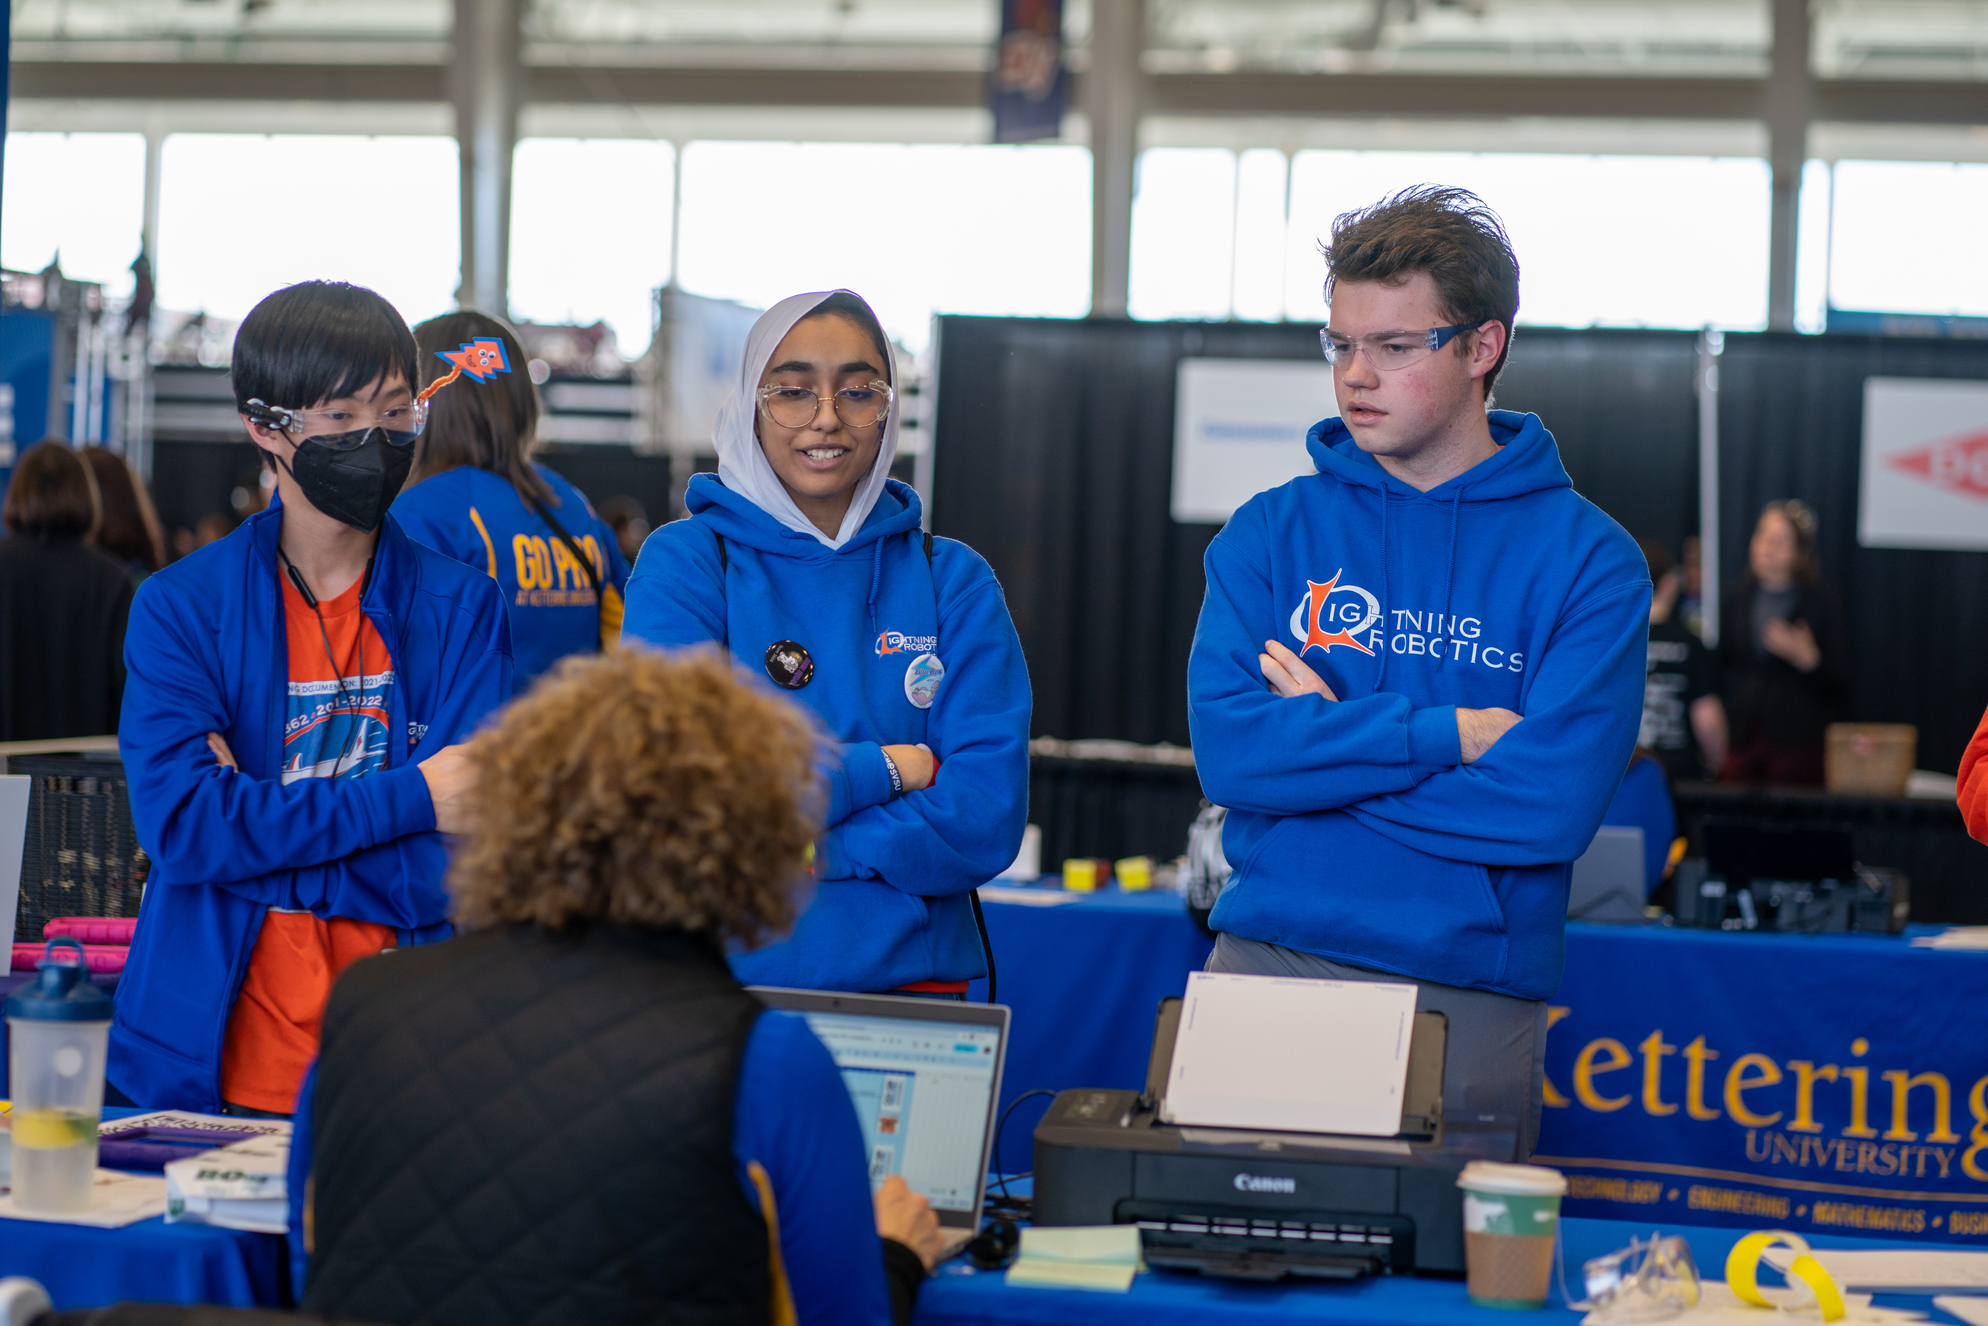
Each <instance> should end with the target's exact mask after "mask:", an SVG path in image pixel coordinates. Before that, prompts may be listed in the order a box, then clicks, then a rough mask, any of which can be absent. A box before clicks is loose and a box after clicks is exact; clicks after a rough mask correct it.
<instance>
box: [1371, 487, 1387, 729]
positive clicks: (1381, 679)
mask: <svg viewBox="0 0 1988 1326" xmlns="http://www.w3.org/2000/svg"><path fill="white" fill-rule="evenodd" d="M1387 604H1388V594H1387V484H1386V483H1385V482H1383V483H1382V484H1381V671H1380V675H1379V676H1378V677H1376V678H1374V694H1375V695H1379V694H1380V693H1381V692H1382V691H1383V690H1385V689H1386V688H1387V641H1388V634H1387Z"/></svg>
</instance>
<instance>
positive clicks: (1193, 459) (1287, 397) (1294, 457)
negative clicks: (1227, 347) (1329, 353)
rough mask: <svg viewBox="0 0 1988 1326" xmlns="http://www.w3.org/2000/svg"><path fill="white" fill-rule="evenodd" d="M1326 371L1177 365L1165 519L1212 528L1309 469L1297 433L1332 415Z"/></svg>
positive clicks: (1302, 365)
mask: <svg viewBox="0 0 1988 1326" xmlns="http://www.w3.org/2000/svg"><path fill="white" fill-rule="evenodd" d="M1338 412H1339V409H1338V406H1337V405H1336V404H1335V403H1334V397H1333V394H1332V366H1331V365H1329V364H1326V363H1323V362H1319V363H1313V362H1311V361H1309V360H1296V359H1183V360H1181V361H1180V368H1179V370H1178V372H1177V374H1176V375H1175V378H1174V423H1173V518H1174V519H1175V520H1178V521H1182V522H1187V523H1200V524H1211V525H1220V524H1222V523H1224V522H1225V521H1227V520H1228V518H1229V517H1230V516H1232V515H1234V514H1235V512H1236V508H1237V507H1239V506H1241V505H1242V504H1243V503H1244V502H1247V501H1249V499H1250V498H1252V497H1255V496H1256V495H1257V494H1258V493H1260V492H1263V491H1265V490H1267V489H1271V488H1275V487H1277V486H1278V485H1279V484H1282V483H1287V482H1289V481H1290V480H1292V479H1295V478H1297V477H1298V476H1299V475H1301V474H1312V473H1314V472H1316V469H1317V467H1316V466H1315V465H1313V464H1312V459H1311V455H1310V453H1308V452H1307V451H1306V450H1305V434H1306V433H1308V432H1310V431H1311V426H1312V425H1313V424H1315V423H1317V422H1318V421H1319V420H1320V419H1323V418H1326V417H1327V416H1329V415H1333V414H1337V413H1338Z"/></svg>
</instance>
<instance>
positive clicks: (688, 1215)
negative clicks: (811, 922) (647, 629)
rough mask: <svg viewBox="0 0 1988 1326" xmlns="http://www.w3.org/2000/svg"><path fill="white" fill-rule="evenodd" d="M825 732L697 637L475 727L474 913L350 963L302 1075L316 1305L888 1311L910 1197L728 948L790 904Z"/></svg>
mask: <svg viewBox="0 0 1988 1326" xmlns="http://www.w3.org/2000/svg"><path fill="white" fill-rule="evenodd" d="M815 747H816V736H815V733H814V730H813V728H812V726H811V725H810V723H809V722H808V720H807V719H806V718H805V717H804V716H803V714H802V713H801V712H800V711H799V710H798V709H796V708H795V707H794V706H792V705H790V704H787V703H786V702H784V701H783V700H780V699H777V698H775V697H774V696H772V695H770V694H766V693H763V692H761V691H760V690H758V689H757V688H755V687H753V686H752V685H750V684H748V683H746V682H743V681H741V680H740V679H739V678H738V677H736V676H735V675H734V674H733V672H732V669H731V667H730V666H729V664H728V663H727V662H725V661H724V660H723V659H722V657H721V656H720V655H719V654H718V653H717V652H716V651H703V652H696V653H690V654H684V655H678V656H674V657H669V656H664V655H661V654H657V653H655V652H652V651H649V650H629V651H625V652H620V653H616V654H609V655H603V656H599V657H596V658H592V659H573V660H569V661H567V662H566V663H565V664H564V665H562V667H561V668H560V669H559V670H557V671H556V672H555V673H554V674H552V675H551V676H550V677H548V678H547V679H545V680H544V681H542V682H541V683H540V684H539V685H538V686H537V687H535V688H534V689H533V690H532V691H531V692H530V693H529V694H527V695H526V696H525V697H523V698H522V699H520V700H518V701H517V702H515V703H514V704H513V705H512V706H511V707H510V708H509V709H508V710H506V711H505V712H504V715H503V717H502V719H501V720H500V721H499V722H498V723H497V725H496V726H495V727H494V728H493V729H491V730H489V731H488V732H486V733H485V734H484V735H482V736H480V737H479V738H477V739H476V744H475V746H474V747H473V757H472V758H473V759H474V761H475V765H476V769H477V778H476V783H475V787H474V790H473V791H472V792H471V793H470V794H469V802H468V806H467V809H466V818H467V823H468V826H469V827H468V830H467V832H466V833H465V834H464V835H463V836H462V837H461V838H460V839H459V840H458V843H457V847H456V853H455V858H454V861H453V863H452V865H451V868H450V875H449V888H450V891H451V893H452V894H453V895H454V898H455V901H456V904H457V920H458V923H459V924H460V925H461V926H463V927H464V928H465V931H466V932H465V933H463V934H461V935H459V936H458V937H457V938H455V939H452V940H449V941H447V942H446V943H442V944H437V945H432V946H429V947H426V948H420V949H410V950H407V951H405V952H398V953H394V954H392V955H391V956H390V957H388V958H386V959H385V960H380V961H375V960H370V959H369V960H366V961H362V962H359V963H357V964H355V965H354V966H353V967H352V968H350V969H349V970H348V971H347V972H346V974H345V975H344V976H343V977H342V978H341V979H340V980H339V983H338V985H337V988H336V989H335V991H334V992H333V994H332V998H331V1001H330V1003H329V1005H328V1006H327V1007H326V1010H325V1015H324V1024H323V1030H322V1039H321V1044H320V1050H319V1059H318V1063H317V1066H316V1068H315V1069H314V1070H313V1074H312V1077H311V1078H310V1079H307V1080H306V1082H305V1084H304V1089H303V1091H302V1092H301V1093H300V1095H299V1099H298V1114H297V1120H298V1122H297V1133H296V1138H295V1143H294V1146H293V1151H292V1160H291V1166H292V1183H291V1187H290V1191H291V1194H292V1202H293V1204H297V1205H300V1206H301V1207H302V1208H303V1209H301V1210H299V1211H294V1212H293V1219H292V1220H291V1228H292V1229H293V1230H301V1231H302V1233H303V1239H304V1243H305V1246H306V1249H307V1250H308V1255H309V1266H308V1276H307V1277H306V1280H305V1291H304V1296H303V1297H304V1305H305V1307H306V1308H307V1309H308V1310H309V1311H312V1312H317V1313H323V1314H325V1315H327V1316H335V1317H341V1318H347V1317H349V1318H356V1319H362V1320H367V1321H377V1322H383V1323H414V1322H421V1323H424V1326H426V1324H430V1323H432V1324H434V1326H451V1324H452V1323H460V1324H461V1326H492V1324H493V1323H498V1324H501V1323H507V1322H519V1323H523V1322H530V1323H533V1324H534V1326H543V1324H549V1323H560V1322H571V1323H575V1324H576V1326H578V1324H579V1323H587V1324H588V1326H599V1324H601V1323H616V1322H628V1323H635V1322H654V1321H684V1322H734V1321H736V1322H752V1323H759V1322H766V1321H775V1322H779V1321H789V1322H792V1321H797V1320H798V1321H800V1322H807V1323H824V1324H826V1323H844V1322H848V1323H857V1322H864V1323H881V1322H883V1321H885V1320H887V1319H889V1318H890V1317H891V1316H892V1315H893V1314H894V1313H896V1314H898V1315H899V1316H900V1319H902V1318H904V1317H908V1315H909V1309H910V1302H911V1297H912V1294H913V1293H914V1292H915V1289H916V1285H917V1282H918V1280H920V1279H922V1278H923V1276H924V1273H925V1271H926V1270H927V1269H928V1268H929V1265H930V1259H931V1258H932V1257H933V1256H935V1255H936V1253H937V1251H938V1249H939V1247H940V1244H941V1239H940V1235H939V1230H938V1223H937V1220H936V1218H935V1217H934V1216H933V1214H932V1211H931V1208H930V1207H929V1206H928V1205H927V1204H926V1203H925V1200H924V1199H923V1198H922V1197H918V1196H915V1195H913V1194H912V1193H910V1191H909V1190H908V1189H906V1188H905V1187H904V1185H903V1182H902V1180H895V1181H893V1182H892V1183H890V1184H887V1185H886V1186H885V1187H884V1188H883V1189H882V1190H880V1192H879V1193H878V1195H877V1197H876V1199H875V1202H874V1205H873V1204H872V1201H871V1199H870V1196H869V1192H870V1189H869V1178H868V1174H867V1170H866V1166H865V1163H864V1150H863V1143H862V1135H861V1132H860V1130H859V1128H858V1125H857V1122H856V1115H855V1110H854V1107H853V1106H852V1105H851V1104H850V1102H849V1097H848V1095H847V1094H846V1092H845V1091H844V1089H843V1086H842V1081H841V1078H840V1076H839V1074H838V1073H837V1071H836V1067H835V1064H834V1061H833V1060H832V1059H831V1058H830V1057H829V1054H828V1051H827V1050H825V1049H824V1048H823V1047H822V1045H821V1043H820V1042H819V1041H817V1040H816V1039H815V1037H814V1034H813V1033H812V1032H811V1031H810V1030H809V1029H808V1027H807V1024H806V1023H805V1022H803V1021H802V1020H801V1019H800V1018H799V1016H798V1015H795V1014H790V1013H781V1012H773V1011H768V1010H765V1009H762V1008H761V1006H760V1005H759V1003H758V1001H757V1000H755V999H754V998H753V996H752V995H751V994H750V993H748V992H747V991H746V990H744V989H743V988H742V987H741V986H740V985H739V983H738V981H737V980H736V979H735V978H734V977H733V976H732V974H731V972H730V970H729V969H728V968H727V966H726V962H725V948H726V946H727V945H746V946H751V945H756V944H761V943H764V942H766V941H767V940H768V939H769V938H770V937H772V936H775V935H778V934H780V933H781V932H783V931H785V930H786V929H787V928H788V927H789V926H791V925H792V924H793V920H794V916H795V914H796V909H797V900H796V897H795V890H796V887H797V884H798V882H799V879H800V876H801V873H802V862H803V857H804V854H805V852H806V851H807V847H808V844H809V842H810V840H811V839H812V838H813V836H814V833H815V828H816V822H815V819H814V814H815V810H814V804H813V803H814V802H815V800H816V799H817V793H816V790H815V776H814V771H813V768H812V764H813V760H814V756H815ZM879 1235H882V1236H883V1241H882V1244H881V1246H879ZM887 1280H888V1281H889V1282H890V1283H889V1284H888V1285H887V1283H886V1282H887Z"/></svg>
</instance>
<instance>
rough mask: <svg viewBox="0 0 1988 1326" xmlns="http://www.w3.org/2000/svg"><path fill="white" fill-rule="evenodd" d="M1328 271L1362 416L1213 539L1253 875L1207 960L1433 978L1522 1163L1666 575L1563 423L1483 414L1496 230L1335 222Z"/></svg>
mask: <svg viewBox="0 0 1988 1326" xmlns="http://www.w3.org/2000/svg"><path fill="white" fill-rule="evenodd" d="M1327 261H1328V263H1329V264H1330V280H1329V283H1328V285H1327V287H1326V294H1327V300H1328V303H1329V304H1330V305H1331V324H1330V326H1329V327H1328V328H1327V329H1326V332H1325V345H1326V347H1327V349H1328V351H1329V357H1330V359H1331V361H1332V370H1333V371H1332V383H1333V390H1334V392H1335V394H1336V396H1337V401H1338V406H1339V416H1338V417H1337V418H1333V419H1327V420H1324V421H1322V422H1321V423H1318V424H1316V425H1314V426H1313V427H1312V430H1311V434H1310V437H1309V438H1308V439H1307V441H1306V447H1307V449H1308V450H1309V451H1310V453H1311V457H1312V460H1313V461H1314V462H1315V463H1316V464H1317V466H1318V473H1316V474H1312V475H1306V476H1304V477H1302V478H1298V479H1293V480H1291V481H1290V482H1289V483H1287V484H1284V485H1283V486H1281V487H1278V488H1273V489H1271V490H1270V491H1269V492H1266V493H1261V494H1258V495H1257V496H1256V497H1254V498H1251V499H1250V500H1249V501H1248V502H1247V503H1245V504H1244V505H1243V506H1242V507H1241V509H1239V510H1238V511H1237V512H1236V514H1235V515H1234V516H1233V517H1232V518H1231V519H1230V520H1229V523H1228V524H1227V525H1226V526H1224V527H1223V529H1222V532H1221V533H1220V534H1218V535H1216V536H1215V539H1214V541H1213V542H1212V543H1211V544H1210V545H1209V548H1208V553H1207V558H1206V566H1207V573H1208V592H1207V597H1206V598H1205V600H1204V601H1203V603H1202V607H1201V618H1200V622H1199V623H1198V625H1197V627H1196V629H1195V636H1194V645H1193V650H1192V652H1191V654H1190V656H1189V662H1188V675H1187V684H1188V704H1189V710H1188V716H1189V720H1190V723H1191V727H1192V731H1193V734H1194V757H1195V766H1196V768H1197V770H1198V771H1199V772H1200V776H1201V784H1202V786H1203V787H1204V788H1205V789H1206V790H1207V795H1208V796H1209V798H1210V799H1211V800H1213V801H1215V802H1217V803H1218V804H1221V805H1224V806H1227V807H1229V814H1228V817H1227V820H1226V822H1225V825H1224V829H1223V835H1222V845H1223V848H1224V850H1225V851H1226V854H1227V856H1228V859H1229V861H1230V862H1231V863H1232V864H1234V865H1235V867H1236V871H1235V874H1234V875H1233V876H1231V877H1230V880H1229V884H1228V886H1227V887H1226V888H1225V889H1224V890H1223V892H1222V894H1221V897H1220V899H1219V900H1218V901H1217V902H1216V904H1215V908H1214V911H1213V913H1212V914H1211V915H1210V917H1209V923H1210V924H1211V925H1212V926H1213V927H1214V928H1215V929H1216V930H1217V931H1218V932H1220V933H1219V935H1218V936H1217V939H1216V944H1215V951H1214V953H1213V955H1212V956H1211V957H1210V958H1209V960H1208V969H1209V970H1210V971H1229V972H1249V973H1257V974H1263V975H1282V976H1299V977H1317V978H1325V979H1336V980H1360V981H1384V980H1398V979H1401V978H1403V977H1406V978H1409V979H1411V980H1413V981H1414V982H1415V984H1416V985H1417V986H1419V987H1420V992H1419V994H1418V996H1417V1001H1416V1002H1417V1006H1418V1007H1419V1008H1422V1009H1440V1010H1441V1011H1442V1012H1444V1013H1446V1014H1448V1015H1449V1019H1450V1035H1449V1054H1448V1060H1447V1064H1446V1067H1445V1071H1444V1078H1443V1080H1444V1086H1443V1100H1444V1102H1445V1104H1446V1105H1449V1106H1450V1108H1453V1109H1463V1110H1469V1111H1474V1112H1480V1113H1484V1114H1492V1115H1497V1116H1502V1117H1503V1118H1505V1119H1508V1120H1510V1121H1511V1123H1512V1125H1513V1127H1514V1130H1515V1134H1516V1136H1515V1139H1514V1141H1515V1146H1516V1149H1517V1152H1518V1155H1519V1158H1520V1159H1523V1158H1525V1156H1527V1155H1529V1154H1530V1153H1531V1150H1532V1145H1533V1139H1534V1138H1535V1137H1536V1136H1537V1135H1538V1129H1539V1110H1540V1107H1541V1103H1542V1102H1541V1087H1542V1083H1543V1081H1544V1070H1543V1065H1544V1054H1545V1046H1546V1002H1545V1001H1546V1000H1547V998H1548V997H1549V996H1551V995H1552V994H1553V992H1554V991H1555V990H1557V989H1558V988H1559V985H1560V975H1561V968H1562V965H1563V962H1564V935H1565V927H1566V917H1567V889H1568V869H1569V863H1570V862H1572V861H1573V860H1574V859H1575V858H1576V857H1578V856H1580V854H1581V853H1582V852H1583V851H1585V850H1586V849H1587V847H1588V844H1589V842H1590V841H1592V840H1593V838H1594V834H1595V829H1596V826H1597V825H1599V824H1600V823H1601V818H1602V813H1603V811H1604V810H1605V809H1606V807H1607V805H1608V802H1609V799H1610V797H1611V796H1612V795H1613V794H1614V792H1615V790H1616V787H1617V785H1618V784H1619V783H1620V782H1621V780H1622V774H1623V770H1624V768H1625V767H1626V766H1627V764H1628V761H1629V753H1630V750H1631V749H1632V747H1633V746H1634V744H1635V737H1636V725H1637V720H1638V717H1639V715H1640V713H1641V709H1642V696H1643V690H1642V678H1643V670H1644V661H1645V654H1646V652H1647V648H1646V646H1647V639H1648V632H1649V601H1650V582H1649V580H1648V578H1647V577H1646V575H1645V573H1644V572H1645V568H1644V565H1643V559H1642V557H1641V556H1640V555H1639V554H1638V553H1637V551H1636V545H1635V544H1634V543H1633V542H1632V541H1631V540H1630V538H1629V536H1628V535H1627V534H1625V533H1623V531H1622V530H1621V528H1620V527H1619V526H1617V525H1616V524H1615V522H1614V521H1612V520H1610V519H1609V518H1608V517H1607V516H1605V515H1603V514H1602V513H1601V512H1600V511H1599V510H1597V509H1596V508H1595V507H1594V506H1593V505H1592V504H1591V503H1589V502H1587V501H1586V500H1585V499H1583V498H1582V497H1581V496H1580V495H1579V494H1577V493H1575V492H1574V490H1573V487H1572V485H1571V484H1570V482H1569V481H1568V478H1567V471H1566V470H1565V469H1564V468H1563V467H1562V465H1561V463H1560V457H1559V452H1558V449H1557V448H1556V447H1555V446H1554V442H1553V438H1552V435H1551V434H1549V433H1548V432H1547V431H1546V429H1545V428H1544V427H1542V426H1541V424H1540V421H1539V419H1538V417H1537V416H1535V415H1518V414H1513V413H1510V412H1508V411H1491V412H1490V413H1488V414H1487V413H1486V409H1485V406H1486V404H1487V403H1488V401H1489V399H1490V394H1491V386H1492V383H1493V382H1494V381H1495V380H1496V378H1497V375H1498V372H1499V370H1500V369H1501V368H1502V367H1503V365H1504V362H1505V356H1506V352H1507V349H1508V347H1509V345H1510V338H1511V334H1512V320H1513V318H1514V317H1515V316H1516V315H1517V312H1518V302H1519V301H1518V295H1519V289H1518V275H1519V274H1518V261H1517V259H1516V258H1515V257H1514V256H1513V254H1512V250H1511V244H1510V241H1509V240H1508V239H1507V238H1506V237H1505V232H1504V227H1503V226H1502V225H1501V224H1500V223H1499V221H1498V219H1497V217H1496V216H1495V215H1493V214H1492V212H1491V211H1490V209H1488V208H1487V207H1485V206H1484V204H1483V203H1482V202H1480V201H1479V200H1478V199H1477V198H1476V197H1474V196H1473V195H1471V194H1469V193H1467V192H1465V191H1463V190H1461V189H1445V188H1438V187H1435V186H1431V185H1424V186H1420V187H1418V188H1415V189H1409V190H1405V191H1403V192H1402V193H1399V194H1396V195H1395V196H1393V197H1391V198H1388V199H1384V200H1383V201H1381V202H1379V203H1377V204H1375V205H1374V206H1372V207H1369V208H1366V209H1364V210H1362V211H1358V212H1351V213H1348V214H1346V215H1344V216H1341V217H1339V218H1338V219H1337V220H1336V221H1334V223H1333V228H1332V239H1331V244H1330V247H1329V248H1328V250H1327ZM1452 1102H1454V1103H1453V1104H1452Z"/></svg>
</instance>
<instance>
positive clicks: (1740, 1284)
mask: <svg viewBox="0 0 1988 1326" xmlns="http://www.w3.org/2000/svg"><path fill="white" fill-rule="evenodd" d="M1777 1243H1778V1244H1780V1245H1782V1246H1783V1247H1787V1248H1790V1249H1792V1250H1793V1251H1794V1252H1795V1254H1796V1255H1795V1260H1794V1261H1793V1262H1792V1263H1791V1264H1790V1265H1789V1267H1788V1279H1789V1280H1790V1281H1795V1280H1799V1281H1801V1282H1802V1284H1804V1285H1806V1286H1807V1287H1808V1290H1809V1292H1810V1293H1811V1294H1813V1295H1814V1296H1815V1302H1816V1305H1817V1306H1818V1307H1820V1308H1821V1309H1822V1319H1823V1320H1824V1321H1826V1322H1827V1321H1841V1320H1843V1318H1844V1317H1845V1316H1846V1315H1847V1314H1848V1312H1849V1309H1848V1307H1846V1306H1845V1305H1844V1302H1843V1293H1842V1291H1841V1290H1839V1289H1838V1288H1837V1287H1836V1281H1834V1280H1832V1279H1830V1276H1829V1272H1828V1271H1826V1270H1824V1269H1823V1265H1822V1263H1821V1262H1819V1261H1817V1260H1816V1259H1815V1258H1814V1257H1811V1256H1810V1255H1809V1245H1808V1240H1807V1239H1804V1238H1803V1237H1802V1236H1801V1235H1800V1234H1790V1233H1789V1232H1788V1231H1787V1230H1785V1229H1770V1230H1766V1231H1763V1232H1761V1233H1758V1234H1748V1235H1747V1236H1746V1237H1745V1238H1743V1239H1741V1240H1740V1241H1739V1242H1738V1243H1735V1244H1733V1250H1732V1252H1731V1253H1730V1254H1729V1255H1728V1256H1727V1257H1726V1284H1727V1286H1728V1287H1730V1288H1731V1289H1732V1291H1733V1294H1734V1295H1735V1296H1736V1297H1737V1298H1738V1299H1739V1300H1740V1301H1741V1302H1743V1303H1751V1304H1753V1305H1754V1306H1755V1307H1758V1308H1802V1307H1807V1306H1808V1304H1807V1303H1806V1302H1802V1301H1792V1300H1791V1301H1788V1302H1782V1303H1776V1302H1774V1301H1773V1300H1772V1299H1770V1298H1768V1297H1767V1295H1766V1294H1764V1293H1762V1292H1761V1290H1760V1281H1759V1278H1758V1277H1759V1273H1760V1259H1761V1258H1762V1257H1763V1256H1765V1255H1766V1253H1767V1250H1768V1249H1769V1248H1771V1247H1773V1246H1774V1245H1775V1244H1777Z"/></svg>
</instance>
